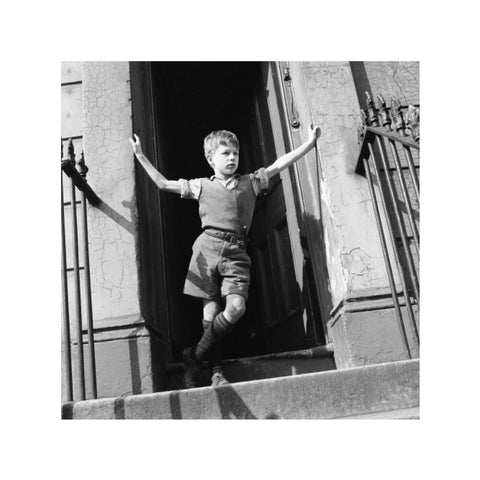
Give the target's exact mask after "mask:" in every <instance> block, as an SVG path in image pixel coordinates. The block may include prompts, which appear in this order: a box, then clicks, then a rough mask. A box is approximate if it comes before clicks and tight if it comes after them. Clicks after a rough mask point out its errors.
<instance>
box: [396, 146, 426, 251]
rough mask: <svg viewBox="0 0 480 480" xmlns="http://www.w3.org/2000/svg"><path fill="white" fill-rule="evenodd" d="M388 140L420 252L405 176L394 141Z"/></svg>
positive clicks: (414, 238)
mask: <svg viewBox="0 0 480 480" xmlns="http://www.w3.org/2000/svg"><path fill="white" fill-rule="evenodd" d="M388 142H389V144H390V150H391V152H392V155H393V159H394V162H395V168H396V170H397V173H398V179H399V182H400V188H401V190H402V195H403V200H404V201H405V206H406V207H407V215H408V220H409V222H410V227H411V229H412V236H413V240H414V242H415V246H416V247H417V253H418V254H420V239H419V236H418V230H417V225H416V224H415V219H414V218H413V209H412V203H411V201H410V196H409V195H408V190H407V185H406V183H405V178H404V176H403V172H402V166H401V165H400V160H399V157H398V151H397V146H396V145H395V142H394V141H393V140H391V139H389V140H388Z"/></svg>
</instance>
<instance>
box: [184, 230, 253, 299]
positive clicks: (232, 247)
mask: <svg viewBox="0 0 480 480" xmlns="http://www.w3.org/2000/svg"><path fill="white" fill-rule="evenodd" d="M192 252H193V253H192V259H191V260H190V265H189V267H188V273H187V277H186V279H185V285H184V287H183V293H185V294H186V295H191V296H193V297H199V298H207V299H212V300H214V299H215V300H217V299H220V298H221V297H226V296H227V295H230V294H233V293H235V294H238V295H242V296H243V297H244V298H245V300H247V299H248V288H249V286H250V268H251V266H252V262H251V260H250V257H249V256H248V255H247V253H246V252H245V249H244V248H241V247H240V246H238V245H236V244H232V243H230V242H228V241H225V240H223V239H221V238H215V237H211V236H209V235H207V234H206V233H205V232H203V233H202V234H201V235H200V236H199V237H198V238H197V239H196V240H195V243H194V244H193V246H192Z"/></svg>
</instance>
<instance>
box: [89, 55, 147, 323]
mask: <svg viewBox="0 0 480 480" xmlns="http://www.w3.org/2000/svg"><path fill="white" fill-rule="evenodd" d="M82 77H83V83H82V95H83V110H82V126H83V134H84V142H83V143H84V152H85V162H86V164H87V166H88V168H89V171H88V176H87V179H88V182H89V184H90V185H91V186H92V188H93V190H94V191H95V192H96V193H97V195H98V196H99V197H100V199H101V200H102V204H101V205H100V207H99V208H92V207H89V218H88V221H89V235H90V265H91V267H90V268H91V282H92V303H93V309H94V319H95V320H99V319H105V318H109V317H117V316H125V315H130V314H136V313H138V312H139V311H140V307H139V300H138V294H139V292H138V275H137V251H136V247H135V243H136V232H137V226H136V223H137V216H136V201H135V189H134V188H135V175H134V160H133V155H132V151H131V147H130V144H129V142H128V138H129V137H130V136H131V132H132V122H131V104H130V84H129V81H130V73H129V64H128V62H84V63H83V65H82Z"/></svg>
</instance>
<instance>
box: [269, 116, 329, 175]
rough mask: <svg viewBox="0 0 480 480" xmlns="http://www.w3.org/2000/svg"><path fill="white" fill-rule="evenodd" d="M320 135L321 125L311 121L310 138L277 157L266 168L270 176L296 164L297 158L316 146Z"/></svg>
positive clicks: (309, 127)
mask: <svg viewBox="0 0 480 480" xmlns="http://www.w3.org/2000/svg"><path fill="white" fill-rule="evenodd" d="M320 135H321V132H320V127H318V126H317V125H313V123H311V124H310V125H309V126H308V140H307V141H306V142H305V143H304V144H302V145H300V146H299V147H298V148H296V149H295V150H292V151H291V152H288V153H286V154H285V155H282V156H281V157H279V158H277V160H275V162H273V163H272V164H271V165H270V166H269V167H267V168H266V169H265V172H266V173H267V175H268V177H269V178H270V177H273V176H274V175H276V174H277V173H279V172H281V171H282V170H285V169H286V168H288V167H289V166H290V165H292V164H294V163H295V162H296V161H297V160H300V158H302V157H303V156H304V155H305V154H306V153H307V152H309V151H310V150H311V149H312V148H313V147H314V146H315V143H316V142H317V140H318V139H319V138H320Z"/></svg>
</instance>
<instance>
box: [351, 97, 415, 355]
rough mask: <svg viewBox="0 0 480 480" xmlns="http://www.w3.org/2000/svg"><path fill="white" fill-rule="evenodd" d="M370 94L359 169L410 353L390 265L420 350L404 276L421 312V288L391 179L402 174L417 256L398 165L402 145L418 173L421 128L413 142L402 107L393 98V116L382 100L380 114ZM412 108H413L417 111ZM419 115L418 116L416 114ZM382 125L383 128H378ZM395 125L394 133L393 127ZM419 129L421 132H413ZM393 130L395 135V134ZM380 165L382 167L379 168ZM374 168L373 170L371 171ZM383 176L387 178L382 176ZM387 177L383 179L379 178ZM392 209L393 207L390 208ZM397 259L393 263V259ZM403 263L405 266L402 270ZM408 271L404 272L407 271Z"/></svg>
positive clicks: (364, 112) (403, 337)
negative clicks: (416, 162)
mask: <svg viewBox="0 0 480 480" xmlns="http://www.w3.org/2000/svg"><path fill="white" fill-rule="evenodd" d="M365 93H366V104H367V108H366V109H365V110H361V114H362V119H363V126H362V127H361V130H360V136H359V139H360V142H361V144H362V148H361V151H360V157H359V161H358V164H357V172H358V173H364V174H365V175H366V178H367V183H368V186H369V189H370V195H371V198H372V203H373V206H374V214H375V220H376V223H377V228H378V232H379V235H380V242H381V247H382V253H383V257H384V260H385V265H386V269H387V276H388V281H389V284H390V288H391V291H392V299H393V303H394V307H395V312H396V316H397V321H398V323H399V327H400V330H401V333H402V340H403V342H404V344H405V345H406V348H407V350H408V352H409V355H410V354H411V349H410V348H409V347H408V338H407V337H406V332H405V324H404V322H403V318H402V312H401V310H400V308H399V303H398V295H397V292H396V287H395V283H394V281H395V279H394V277H393V273H392V262H393V260H394V261H395V262H394V263H396V265H397V270H398V277H399V280H400V284H401V288H402V289H403V295H404V300H405V307H406V313H407V315H408V318H409V323H410V326H411V331H412V333H413V337H414V340H415V343H416V346H417V347H418V346H419V343H420V339H419V333H418V326H417V322H416V317H415V314H414V312H413V307H412V300H411V298H410V292H409V290H408V286H407V282H406V275H407V274H408V275H409V277H410V279H411V285H412V287H413V293H414V296H415V299H416V302H417V307H419V300H420V299H419V297H420V293H419V287H418V274H417V269H416V267H415V265H414V261H413V257H412V248H413V245H412V244H411V243H410V244H409V243H408V241H407V232H406V229H405V222H404V218H403V216H402V213H401V211H400V207H399V203H398V200H399V197H398V196H396V193H395V192H396V190H395V189H394V185H393V180H392V178H391V174H392V175H393V174H394V173H395V172H396V173H397V174H398V177H399V182H400V187H401V190H402V193H403V197H404V199H405V205H406V209H407V215H408V218H409V221H410V223H411V226H412V237H413V240H414V244H415V245H416V247H417V250H418V253H419V236H418V231H417V227H416V224H415V219H414V217H413V208H412V204H411V202H410V198H409V193H408V191H407V187H406V184H405V179H404V176H403V171H402V166H401V164H400V161H399V157H398V151H397V147H396V143H397V142H399V143H400V144H401V145H402V146H403V147H404V149H405V154H406V155H407V163H408V166H409V169H410V170H412V169H415V166H414V164H413V158H412V155H411V151H410V148H416V149H418V138H419V133H418V125H416V124H412V127H411V128H409V129H410V131H411V132H412V136H414V137H415V139H412V138H411V136H407V135H406V134H405V128H406V125H405V122H404V120H403V115H402V112H401V111H400V104H399V103H398V102H397V101H396V100H395V101H394V100H393V99H392V108H391V112H390V113H391V116H390V114H389V112H388V109H387V107H386V102H385V100H384V98H383V97H382V96H381V95H378V97H377V98H378V100H379V102H380V108H379V110H377V108H376V107H375V103H374V101H373V100H372V98H371V97H370V95H369V93H368V92H365ZM412 109H413V107H412V108H411V109H410V110H411V112H413V110H412ZM414 113H415V115H414ZM414 113H411V116H412V117H414V119H413V120H410V121H411V122H412V121H413V122H415V120H417V119H418V118H419V114H418V110H415V112H414ZM380 123H381V126H380V125H379V124H380ZM392 124H393V128H392ZM415 128H417V130H415ZM392 130H394V131H395V132H396V133H394V132H392ZM386 141H388V142H389V144H390V147H391V153H392V155H393V161H394V164H395V168H393V166H392V168H390V163H389V158H388V156H387V152H386V146H385V142H386ZM378 162H380V163H378ZM371 169H373V171H371ZM382 171H383V173H382ZM383 174H385V179H383V178H382V176H381V175H383ZM372 175H375V179H376V181H377V183H378V195H379V199H380V203H381V204H382V207H383V212H384V219H381V218H380V214H379V208H378V203H379V202H378V200H377V197H376V193H375V189H374V188H373V180H372ZM416 182H417V177H416V176H413V175H412V183H413V185H414V189H415V193H417V198H418V189H417V188H415V185H416ZM387 191H388V194H389V195H388V200H389V203H387V197H386V195H387ZM390 206H391V208H390ZM392 222H394V223H395V225H396V226H398V233H399V237H400V239H401V242H402V245H403V247H404V250H405V258H401V257H400V254H399V248H398V245H397V241H396V231H395V230H394V229H393V223H392ZM385 229H386V230H388V232H389V235H390V240H391V245H392V249H391V252H392V253H390V252H389V250H388V249H387V247H386V243H385ZM392 255H393V259H391V256H392ZM403 263H406V267H404V265H403ZM404 268H405V270H404Z"/></svg>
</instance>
